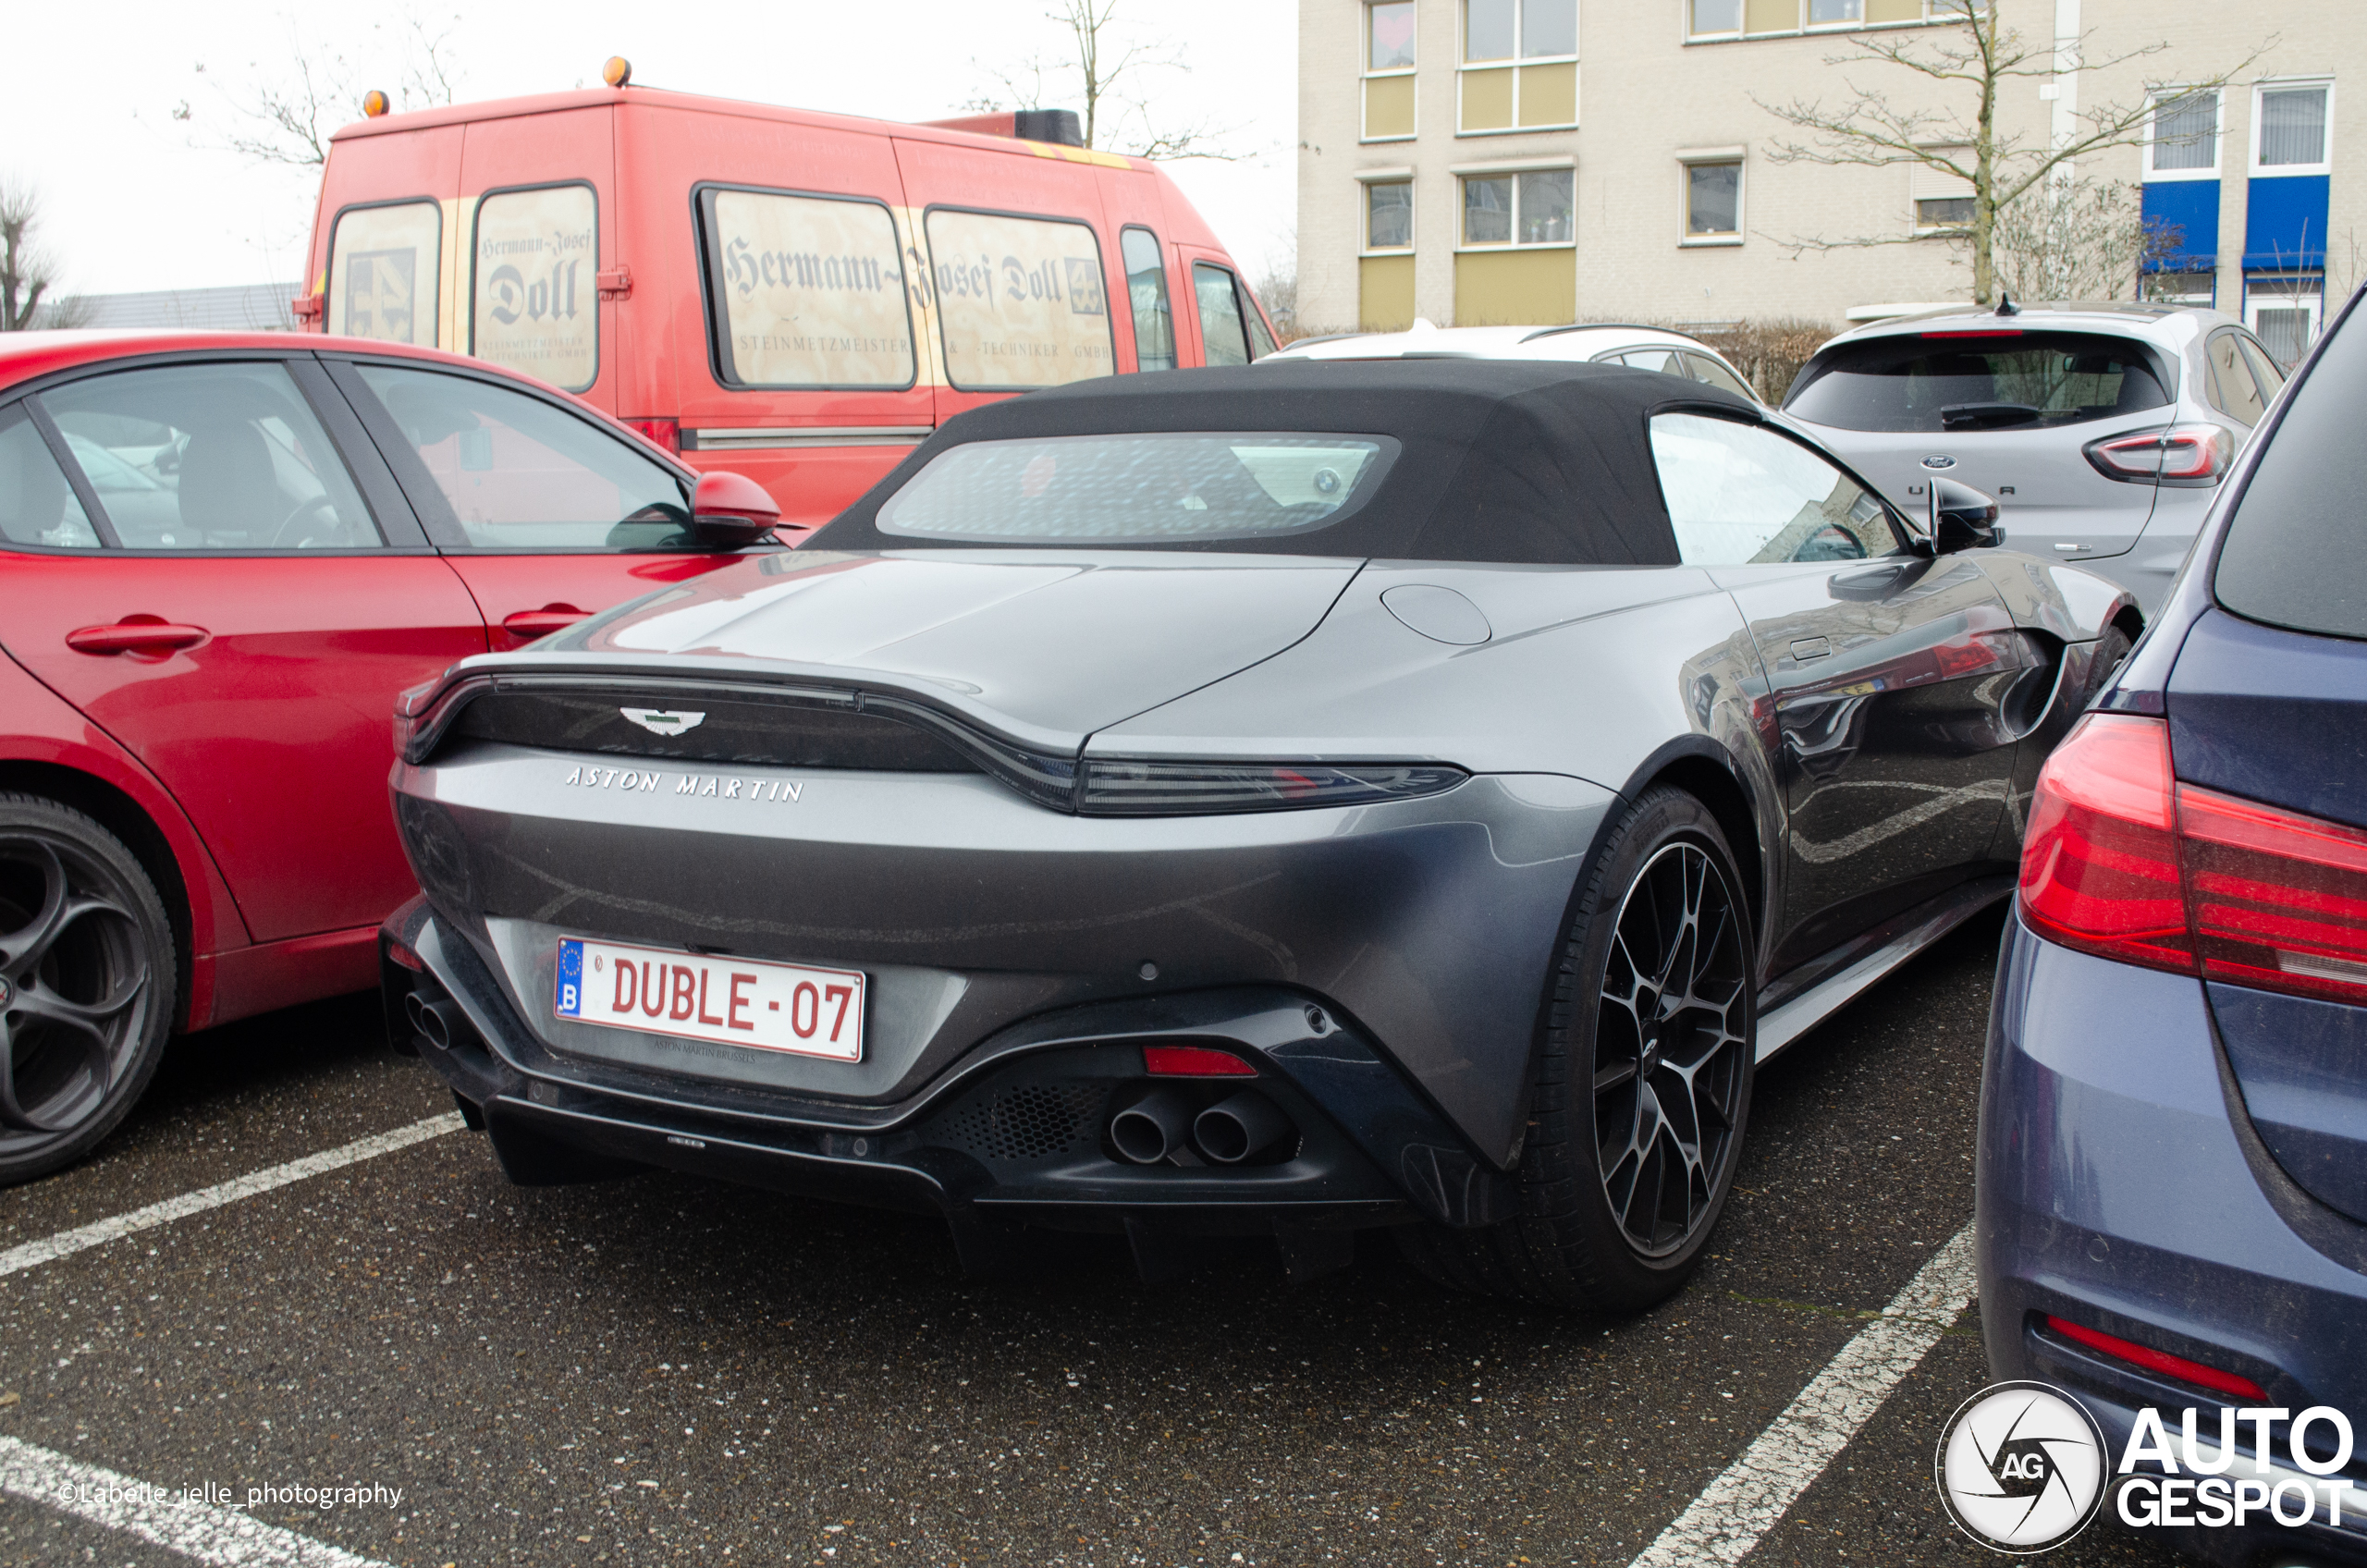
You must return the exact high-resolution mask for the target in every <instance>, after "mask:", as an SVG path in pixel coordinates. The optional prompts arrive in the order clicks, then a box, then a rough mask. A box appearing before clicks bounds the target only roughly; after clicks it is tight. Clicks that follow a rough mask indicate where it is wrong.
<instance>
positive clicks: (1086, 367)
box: [927, 208, 1116, 392]
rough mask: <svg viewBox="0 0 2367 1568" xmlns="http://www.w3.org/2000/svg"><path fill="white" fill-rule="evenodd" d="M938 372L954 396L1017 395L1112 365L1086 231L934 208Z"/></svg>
mask: <svg viewBox="0 0 2367 1568" xmlns="http://www.w3.org/2000/svg"><path fill="white" fill-rule="evenodd" d="M927 227H928V253H929V263H930V266H931V269H932V270H933V271H934V273H935V275H936V277H935V282H936V284H937V314H938V331H939V332H941V333H942V334H943V336H944V342H945V373H946V375H947V377H948V378H949V379H950V380H951V382H952V383H953V386H954V387H955V388H956V389H957V390H959V391H963V392H1017V391H1022V390H1024V389H1026V388H1028V387H1031V386H1060V385H1061V384H1062V383H1063V382H1070V381H1084V380H1086V379H1087V378H1089V377H1092V376H1097V375H1108V374H1110V371H1111V370H1112V369H1113V368H1114V366H1115V364H1116V356H1115V351H1114V349H1113V348H1112V339H1111V336H1110V308H1109V303H1108V301H1107V300H1106V299H1105V298H1104V294H1105V290H1104V289H1103V288H1102V286H1101V276H1102V275H1101V242H1100V240H1099V239H1098V238H1096V236H1095V235H1094V232H1093V227H1092V226H1091V225H1090V224H1083V223H1073V222H1068V221H1065V220H1061V219H1053V218H1018V217H1008V216H1005V215H1003V214H1000V213H970V212H961V211H956V210H953V209H950V208H941V209H938V210H937V211H933V212H931V213H930V214H928V219H927Z"/></svg>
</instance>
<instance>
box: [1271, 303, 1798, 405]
mask: <svg viewBox="0 0 2367 1568" xmlns="http://www.w3.org/2000/svg"><path fill="white" fill-rule="evenodd" d="M1292 360H1559V361H1564V362H1565V363H1567V362H1579V361H1583V362H1586V363H1588V364H1599V365H1625V366H1626V367H1627V368H1628V369H1629V370H1648V371H1651V372H1654V373H1655V374H1661V375H1674V376H1676V377H1678V378H1680V379H1682V380H1686V381H1698V382H1699V383H1700V384H1701V385H1702V386H1714V387H1716V388H1717V389H1718V390H1719V391H1721V392H1731V393H1733V394H1734V395H1735V397H1737V398H1749V399H1750V400H1751V401H1752V402H1754V403H1760V404H1763V403H1764V402H1765V401H1766V399H1764V398H1761V397H1760V395H1759V394H1758V393H1757V392H1756V391H1755V390H1753V389H1752V387H1751V385H1750V383H1749V382H1748V381H1747V380H1745V379H1744V378H1743V374H1742V373H1741V372H1740V371H1738V370H1736V369H1735V367H1734V366H1733V365H1732V364H1730V363H1728V362H1727V361H1726V360H1725V358H1724V356H1723V355H1721V354H1720V353H1719V352H1718V351H1717V350H1716V349H1712V348H1711V347H1710V346H1709V345H1708V344H1707V343H1704V342H1702V341H1701V340H1700V339H1699V338H1698V337H1690V336H1688V335H1686V334H1685V333H1682V332H1672V331H1670V330H1669V329H1668V328H1667V327H1664V326H1639V325H1636V324H1635V323H1632V322H1619V321H1582V322H1578V323H1576V324H1575V325H1567V326H1433V325H1431V324H1430V323H1429V322H1427V321H1424V320H1421V319H1420V318H1419V317H1417V318H1416V319H1415V322H1414V325H1412V326H1410V327H1408V328H1407V329H1406V330H1404V332H1351V333H1344V334H1342V335H1341V336H1339V337H1302V338H1300V339H1299V340H1298V341H1297V342H1295V343H1294V344H1292V345H1291V346H1290V347H1289V348H1287V349H1282V350H1281V351H1280V352H1278V353H1273V354H1269V355H1267V356H1266V357H1265V358H1264V359H1262V360H1260V361H1258V363H1260V364H1264V363H1267V362H1269V361H1271V362H1273V363H1275V364H1282V363H1285V362H1287V361H1292Z"/></svg>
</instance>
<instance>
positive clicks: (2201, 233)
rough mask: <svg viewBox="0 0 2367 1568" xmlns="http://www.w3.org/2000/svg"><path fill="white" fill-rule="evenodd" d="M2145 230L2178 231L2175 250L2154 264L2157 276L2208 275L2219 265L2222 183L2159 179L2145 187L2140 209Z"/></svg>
mask: <svg viewBox="0 0 2367 1568" xmlns="http://www.w3.org/2000/svg"><path fill="white" fill-rule="evenodd" d="M2139 210H2140V212H2141V213H2142V214H2144V219H2145V227H2147V228H2151V229H2161V230H2165V231H2168V230H2176V231H2177V235H2178V239H2177V244H2176V245H2175V247H2174V248H2173V249H2172V250H2170V251H2168V252H2167V253H2166V254H2165V255H2163V256H2162V257H2161V258H2160V259H2159V260H2158V261H2156V262H2154V263H2152V270H2153V271H2156V272H2209V271H2211V270H2212V269H2213V268H2214V267H2216V266H2217V265H2218V264H2219V182H2218V181H2217V180H2215V179H2157V180H2153V181H2151V182H2149V183H2148V184H2147V185H2146V187H2145V195H2144V199H2143V203H2142V205H2141V206H2140V209H2139Z"/></svg>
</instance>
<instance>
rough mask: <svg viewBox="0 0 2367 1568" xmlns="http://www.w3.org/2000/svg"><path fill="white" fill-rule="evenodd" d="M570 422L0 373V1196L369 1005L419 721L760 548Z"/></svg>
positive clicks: (532, 386)
mask: <svg viewBox="0 0 2367 1568" xmlns="http://www.w3.org/2000/svg"><path fill="white" fill-rule="evenodd" d="M776 515H777V514H775V512H774V510H773V508H772V504H771V503H770V501H769V500H767V498H766V497H765V496H764V494H763V492H762V491H761V490H759V489H758V488H757V487H756V486H755V485H754V484H752V483H751V482H749V481H746V480H744V479H741V478H739V477H738V476H736V475H732V474H725V473H710V474H707V475H706V476H705V478H701V477H700V476H699V475H697V474H694V473H693V472H691V471H690V470H688V469H686V468H684V467H682V466H681V464H680V463H678V462H676V461H675V460H674V459H672V458H671V457H670V456H668V454H666V453H664V452H662V451H660V450H659V449H658V448H656V447H654V446H652V445H650V444H649V443H648V442H646V441H644V440H642V439H640V438H639V437H638V436H636V435H632V434H631V433H630V432H628V431H626V430H625V429H624V428H623V427H622V426H620V425H618V424H616V423H613V422H611V421H609V420H607V419H606V418H603V417H602V416H600V415H598V414H596V413H594V412H592V411H590V410H587V409H585V408H583V406H582V405H580V404H578V403H576V402H574V401H572V400H571V399H570V398H567V397H566V396H565V395H564V394H562V393H559V392H557V391H554V390H552V389H551V388H549V387H546V386H543V385H542V384H540V383H538V382H533V381H531V380H528V379H527V378H526V377H524V376H521V375H517V374H512V373H509V372H507V371H503V370H498V369H497V368H495V367H492V366H490V365H487V364H484V363H483V362H482V361H475V360H464V359H461V358H459V357H457V356H455V355H451V354H444V353H437V352H435V351H433V350H426V349H407V348H401V347H398V346H395V345H390V344H386V343H379V342H368V341H363V340H361V339H352V338H321V337H289V336H286V335H271V334H252V335H246V334H216V333H203V334H192V333H158V334H144V335H134V334H101V333H25V334H21V335H10V336H8V337H0V574H4V575H0V606H5V610H0V649H5V651H6V655H7V657H6V659H0V1182H12V1181H22V1180H24V1179H25V1178H27V1177H31V1176H34V1175H38V1174H40V1173H42V1172H43V1171H46V1170H53V1169H55V1168H56V1167H57V1166H60V1165H63V1164H65V1163H67V1162H68V1161H70V1160H73V1159H75V1158H79V1157H80V1155H82V1154H83V1153H85V1152H86V1151H88V1150H89V1149H90V1148H91V1146H92V1145H94V1144H96V1143H97V1142H98V1141H99V1140H100V1139H101V1138H103V1137H104V1136H105V1135H106V1133H108V1132H109V1131H110V1130H111V1129H112V1128H113V1127H114V1126H115V1124H116V1123H117V1121H120V1120H121V1119H122V1117H123V1115H124V1113H125V1112H126V1111H127V1110H128V1109H129V1108H130V1106H131V1104H132V1102H133V1101H134V1100H135V1099H136V1098H137V1097H138V1096H139V1095H140V1092H141V1089H142V1088H144V1087H145V1086H146V1084H147V1082H148V1079H149V1078H150V1076H151V1075H152V1074H153V1072H154V1071H155V1066H156V1062H157V1060H158V1058H159V1056H160V1055H161V1054H162V1052H163V1048H164V1044H165V1039H166V1035H168V1034H169V1033H171V1032H173V1031H174V1030H177V1029H178V1030H190V1029H202V1028H204V1027H207V1026H208V1025H211V1024H216V1023H227V1022H228V1021H230V1020H232V1019H236V1018H243V1017H246V1016H248V1015H249V1014H251V1013H258V1012H263V1011H268V1010H270V1009H273V1008H278V1007H286V1006H288V1005H290V1004H291V1003H295V1002H300V1001H306V1000H310V999H312V998H317V997H325V996H333V995H336V994H337V993H339V992H344V991H351V990H359V989H362V988H365V987H367V986H371V985H373V984H374V982H375V980H376V977H377V971H376V962H377V961H376V954H375V947H374V944H375V941H376V933H377V928H378V923H379V922H380V921H381V920H382V919H383V918H384V917H385V916H386V913H387V912H388V911H390V910H392V909H393V908H394V907H395V906H396V905H397V904H399V903H400V902H402V901H403V900H404V899H406V898H408V897H409V896H410V895H411V891H412V888H413V883H412V880H411V870H410V867H409V866H408V865H407V864H405V862H404V860H403V856H402V851H401V850H400V849H399V847H398V845H397V843H396V839H395V832H394V822H393V819H392V817H391V815H389V810H388V806H387V796H386V774H387V769H388V767H389V766H390V765H391V763H392V761H393V757H394V752H393V746H392V741H391V735H390V728H389V721H390V716H391V715H392V713H393V711H394V703H395V697H396V695H397V693H398V692H400V691H401V690H402V689H403V688H404V687H406V686H410V685H412V684H415V683H417V682H419V681H422V680H427V679H428V678H430V677H432V676H434V675H435V674H437V673H438V672H440V671H441V670H442V669H443V668H445V667H446V666H447V665H448V664H450V663H451V662H452V661H453V660H455V659H458V658H460V657H462V656H463V655H469V654H478V653H484V652H485V651H487V650H488V649H495V650H498V649H504V648H510V647H515V646H517V645H519V644H520V643H524V642H528V641H531V640H533V638H536V637H539V636H542V635H544V634H545V633H546V632H549V631H555V630H557V629H558V627H561V626H564V625H567V624H568V623H570V622H571V621H574V620H579V619H583V617H584V616H585V615H586V614H588V613H591V612H594V611H597V610H601V609H605V608H607V606H611V605H613V604H616V603H619V602H620V601H622V600H624V599H628V598H632V597H634V596H636V595H639V594H644V593H646V592H648V591H650V590H652V589H655V588H660V587H663V586H665V585H666V584H668V583H669V582H681V580H683V579H685V578H690V577H695V576H697V575H698V574H699V573H701V572H704V571H707V570H712V569H713V568H715V567H717V566H719V565H721V564H723V563H724V562H725V561H727V560H730V559H732V558H734V557H735V555H736V554H737V553H739V551H740V550H742V549H743V548H750V547H754V548H778V547H779V546H778V545H774V544H773V543H772V542H771V533H770V526H769V525H770V524H771V523H772V522H773V521H775V519H776Z"/></svg>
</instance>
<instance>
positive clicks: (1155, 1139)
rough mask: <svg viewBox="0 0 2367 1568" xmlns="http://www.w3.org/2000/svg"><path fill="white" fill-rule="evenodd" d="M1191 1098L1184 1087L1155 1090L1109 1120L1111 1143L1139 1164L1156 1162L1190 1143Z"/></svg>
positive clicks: (1122, 1153)
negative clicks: (1185, 1092) (1182, 1088)
mask: <svg viewBox="0 0 2367 1568" xmlns="http://www.w3.org/2000/svg"><path fill="white" fill-rule="evenodd" d="M1191 1136H1192V1101H1191V1098H1190V1096H1187V1095H1185V1094H1184V1091H1183V1090H1181V1089H1172V1088H1168V1089H1153V1090H1152V1091H1151V1092H1150V1093H1149V1094H1147V1095H1145V1096H1143V1097H1142V1098H1140V1099H1138V1100H1136V1101H1135V1102H1134V1104H1132V1105H1130V1106H1128V1107H1127V1108H1126V1109H1123V1110H1122V1111H1120V1112H1119V1113H1118V1114H1117V1115H1115V1116H1113V1117H1111V1118H1110V1146H1112V1147H1113V1148H1115V1149H1116V1150H1117V1151H1118V1152H1119V1154H1121V1155H1122V1156H1123V1157H1125V1158H1128V1159H1130V1160H1132V1161H1134V1163H1135V1164H1136V1165H1157V1164H1158V1163H1159V1161H1160V1160H1163V1159H1165V1158H1168V1157H1169V1156H1170V1155H1171V1154H1174V1153H1176V1152H1177V1151H1178V1150H1180V1149H1182V1148H1184V1146H1185V1145H1188V1144H1189V1143H1190V1142H1191Z"/></svg>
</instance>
